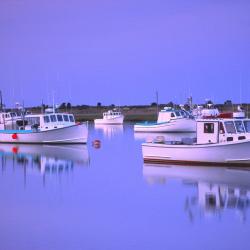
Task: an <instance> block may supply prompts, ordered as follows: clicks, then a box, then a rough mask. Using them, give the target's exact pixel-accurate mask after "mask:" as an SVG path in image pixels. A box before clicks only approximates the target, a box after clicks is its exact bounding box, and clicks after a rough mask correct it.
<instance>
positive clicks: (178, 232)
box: [0, 124, 250, 250]
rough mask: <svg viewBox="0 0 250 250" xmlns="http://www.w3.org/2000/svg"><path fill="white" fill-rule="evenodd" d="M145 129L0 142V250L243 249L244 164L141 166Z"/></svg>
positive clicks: (248, 193)
mask: <svg viewBox="0 0 250 250" xmlns="http://www.w3.org/2000/svg"><path fill="white" fill-rule="evenodd" d="M150 136H151V137H153V136H154V135H145V134H136V135H135V134H134V132H133V126H132V125H131V124H125V125H116V126H114V125H113V126H112V125H109V126H105V125H103V126H101V125H99V126H97V127H96V128H95V127H94V125H93V124H91V125H90V128H89V142H88V144H87V145H68V146H63V145H60V146H56V145H51V146H42V145H34V146H32V145H9V144H1V145H0V158H1V159H0V221H1V223H0V232H1V233H0V249H1V250H12V249H19V250H22V249H23V250H24V249H25V250H29V249H32V250H34V249H38V250H40V249H46V250H50V249H51V250H55V249H60V250H66V249H70V250H75V249H76V250H78V249H79V250H81V249H83V250H85V249H87V250H88V249H91V250H95V249H97V250H99V249H101V250H113V249H114V250H117V249H120V250H123V249H124V250H130V249H131V250H134V249H136V250H138V249H143V250H151V249H154V250H155V249H158V250H163V249H192V250H201V249H207V250H210V249H211V250H212V249H213V250H214V249H219V250H222V249H225V250H230V249H241V250H247V249H250V241H249V232H250V169H247V168H236V167H234V166H229V167H226V168H225V167H224V168H223V167H217V166H212V167H202V166H201V167H192V166H166V165H160V166H159V165H145V164H144V163H143V158H142V153H141V143H142V142H144V141H145V140H148V139H149V137H150ZM168 136H169V138H170V139H173V138H174V137H176V138H177V137H180V136H183V137H186V136H187V135H186V134H183V135H174V134H171V135H168ZM176 138H174V139H176Z"/></svg>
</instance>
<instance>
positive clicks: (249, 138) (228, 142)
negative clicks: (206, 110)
mask: <svg viewBox="0 0 250 250" xmlns="http://www.w3.org/2000/svg"><path fill="white" fill-rule="evenodd" d="M142 154H143V159H144V161H145V162H156V163H175V164H191V165H193V164H207V165H210V164H217V165H221V164H223V165H224V164H232V163H233V164H237V165H241V164H242V165H247V164H250V120H249V119H200V120H197V140H193V139H190V140H188V139H185V140H183V141H182V142H175V141H169V142H167V141H160V143H159V142H152V143H143V144H142Z"/></svg>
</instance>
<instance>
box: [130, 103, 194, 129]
mask: <svg viewBox="0 0 250 250" xmlns="http://www.w3.org/2000/svg"><path fill="white" fill-rule="evenodd" d="M134 131H135V132H195V131H196V122H195V120H194V119H192V118H191V117H190V115H189V114H188V113H187V112H186V111H184V110H175V109H172V108H169V107H165V108H164V109H163V110H161V111H160V112H159V114H158V119H157V122H144V123H137V124H135V126H134Z"/></svg>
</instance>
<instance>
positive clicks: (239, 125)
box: [234, 121, 245, 133]
mask: <svg viewBox="0 0 250 250" xmlns="http://www.w3.org/2000/svg"><path fill="white" fill-rule="evenodd" d="M234 124H235V127H236V130H237V132H238V133H245V129H244V125H243V123H242V121H235V122H234Z"/></svg>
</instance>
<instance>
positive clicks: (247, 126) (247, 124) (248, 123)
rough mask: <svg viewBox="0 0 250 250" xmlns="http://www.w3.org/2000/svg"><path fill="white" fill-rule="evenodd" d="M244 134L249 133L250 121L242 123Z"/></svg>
mask: <svg viewBox="0 0 250 250" xmlns="http://www.w3.org/2000/svg"><path fill="white" fill-rule="evenodd" d="M244 126H245V130H246V132H248V133H250V121H244Z"/></svg>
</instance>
